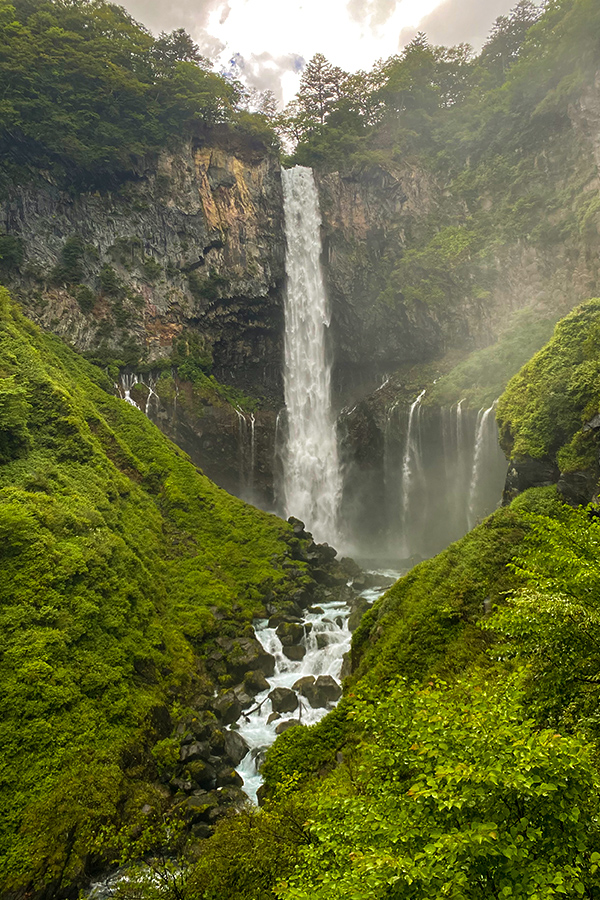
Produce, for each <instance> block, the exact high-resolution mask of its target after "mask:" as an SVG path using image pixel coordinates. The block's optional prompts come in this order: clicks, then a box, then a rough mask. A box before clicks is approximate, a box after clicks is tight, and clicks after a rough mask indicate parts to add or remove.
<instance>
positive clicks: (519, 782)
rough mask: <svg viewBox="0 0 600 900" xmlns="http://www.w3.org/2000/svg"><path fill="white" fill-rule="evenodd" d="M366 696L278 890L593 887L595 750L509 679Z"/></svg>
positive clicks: (401, 897)
mask: <svg viewBox="0 0 600 900" xmlns="http://www.w3.org/2000/svg"><path fill="white" fill-rule="evenodd" d="M378 700H380V698H379V697H375V696H365V698H364V700H363V701H362V702H360V703H358V705H357V711H356V719H357V722H358V724H359V725H360V726H361V727H362V731H363V734H364V735H365V739H364V744H363V747H362V751H361V752H360V755H359V757H358V758H357V759H354V760H353V761H352V762H351V763H349V764H348V767H347V768H344V767H340V768H339V769H338V771H337V773H336V774H335V775H333V776H331V777H330V779H329V782H328V783H327V785H326V788H325V789H322V790H321V791H320V792H319V795H318V808H317V810H316V813H315V814H314V815H313V821H312V827H311V830H310V835H311V838H312V843H311V844H309V845H308V846H307V847H305V848H304V849H303V850H302V862H301V863H300V864H299V866H298V867H297V870H296V871H297V874H296V875H294V876H292V877H291V878H290V879H289V881H288V882H287V883H286V884H285V885H283V886H282V888H281V889H280V891H279V893H278V896H279V897H280V898H281V900H308V898H310V900H347V898H352V900H430V898H432V897H447V898H451V900H489V898H500V897H512V898H523V900H525V898H539V900H541V898H552V897H555V896H557V897H558V896H569V897H576V896H592V893H591V892H592V891H594V890H597V889H598V887H599V886H600V878H599V872H598V862H599V861H600V854H599V853H598V852H597V850H596V847H597V842H598V837H599V836H600V835H599V834H598V824H597V815H598V811H599V805H598V794H597V789H598V780H597V775H596V771H595V766H594V762H593V749H592V748H591V747H589V746H586V745H585V744H584V743H582V742H581V741H578V740H575V739H573V738H565V737H561V736H560V735H558V734H556V733H555V732H554V731H542V732H536V731H535V729H534V728H533V727H532V724H531V722H528V721H526V719H525V716H524V714H523V709H522V706H521V690H520V688H519V685H518V679H517V678H513V679H508V680H505V681H504V682H503V683H501V682H492V683H488V682H486V681H484V680H481V679H479V678H477V677H474V678H473V679H472V680H471V681H464V682H460V683H458V684H456V685H454V686H453V687H450V686H448V685H445V684H443V683H441V682H439V683H430V684H429V685H428V686H426V687H424V688H416V689H413V688H410V687H408V685H407V684H405V683H400V684H399V685H398V686H397V687H396V688H395V690H393V691H392V692H391V694H390V695H389V696H388V697H387V698H386V699H385V700H383V701H382V702H379V703H377V701H378Z"/></svg>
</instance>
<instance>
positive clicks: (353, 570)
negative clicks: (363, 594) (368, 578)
mask: <svg viewBox="0 0 600 900" xmlns="http://www.w3.org/2000/svg"><path fill="white" fill-rule="evenodd" d="M339 566H340V571H341V572H343V573H344V575H346V577H347V578H348V579H350V578H356V577H357V576H359V575H361V574H362V569H361V567H360V566H359V565H358V563H356V562H355V561H354V560H353V559H351V558H350V557H349V556H342V558H341V559H340V562H339Z"/></svg>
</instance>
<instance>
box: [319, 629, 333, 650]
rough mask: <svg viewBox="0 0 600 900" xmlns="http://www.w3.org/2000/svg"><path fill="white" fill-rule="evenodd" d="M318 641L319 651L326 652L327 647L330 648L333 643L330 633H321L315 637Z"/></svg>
mask: <svg viewBox="0 0 600 900" xmlns="http://www.w3.org/2000/svg"><path fill="white" fill-rule="evenodd" d="M315 637H316V639H317V648H318V649H319V650H324V649H325V647H328V646H329V644H330V643H331V641H330V640H329V632H328V631H319V632H318V633H317V634H316V635H315Z"/></svg>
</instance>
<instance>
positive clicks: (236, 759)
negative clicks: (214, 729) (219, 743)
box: [224, 730, 250, 766]
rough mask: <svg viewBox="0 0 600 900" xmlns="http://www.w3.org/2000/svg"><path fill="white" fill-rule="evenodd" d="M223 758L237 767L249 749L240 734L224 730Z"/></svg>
mask: <svg viewBox="0 0 600 900" xmlns="http://www.w3.org/2000/svg"><path fill="white" fill-rule="evenodd" d="M224 734H225V756H226V757H227V759H229V760H230V761H231V763H232V764H233V765H234V766H239V764H240V763H241V761H242V760H243V758H244V757H245V755H246V753H247V752H248V750H249V749H250V748H249V746H248V744H247V743H246V741H245V740H244V738H243V737H242V736H241V734H237V732H235V731H227V730H225V732H224Z"/></svg>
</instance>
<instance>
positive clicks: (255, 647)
mask: <svg viewBox="0 0 600 900" xmlns="http://www.w3.org/2000/svg"><path fill="white" fill-rule="evenodd" d="M225 663H226V666H227V671H228V672H229V673H230V675H232V677H233V678H234V679H235V680H236V681H242V680H243V678H244V675H245V674H246V672H255V671H260V672H262V673H263V675H265V676H266V677H267V678H268V677H269V676H270V675H273V673H274V672H275V657H274V656H271V654H270V653H267V651H266V650H265V649H264V647H263V646H262V644H261V643H260V642H259V641H257V640H256V638H250V637H243V638H238V639H237V640H235V641H232V642H231V647H230V649H229V651H228V652H227V654H226V657H225Z"/></svg>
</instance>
